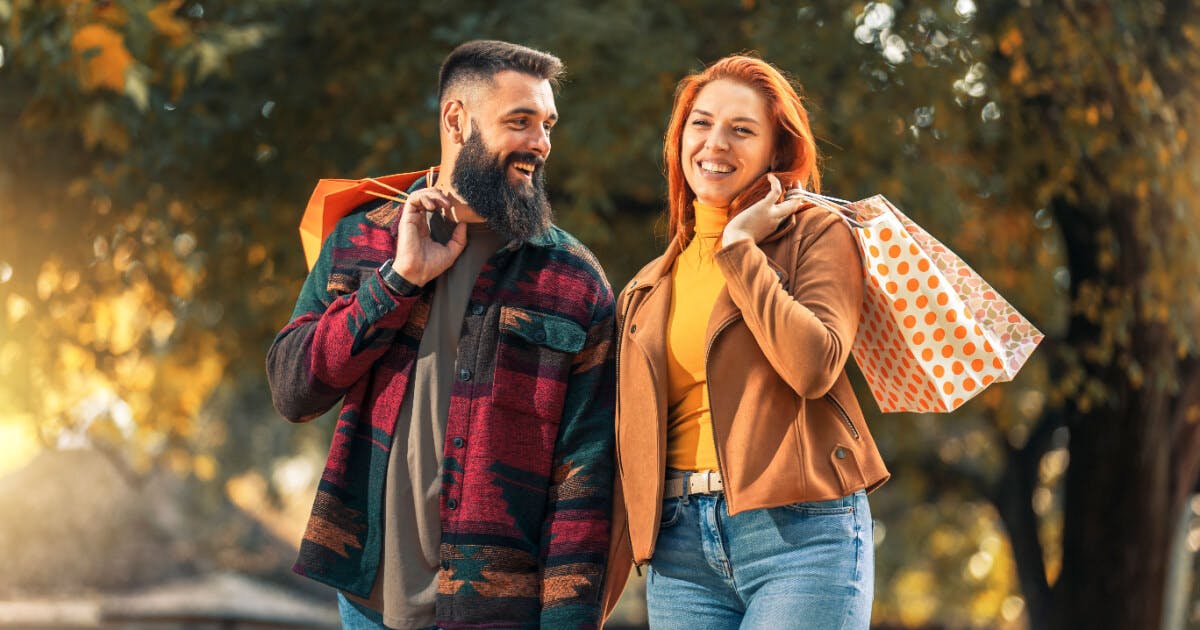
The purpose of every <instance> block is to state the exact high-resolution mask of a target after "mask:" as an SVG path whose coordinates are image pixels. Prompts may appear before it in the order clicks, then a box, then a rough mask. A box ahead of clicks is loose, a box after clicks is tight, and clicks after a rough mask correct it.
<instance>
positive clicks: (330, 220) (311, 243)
mask: <svg viewBox="0 0 1200 630" xmlns="http://www.w3.org/2000/svg"><path fill="white" fill-rule="evenodd" d="M437 170H438V169H437V168H436V167H435V168H430V169H428V170H424V171H416V172H413V173H398V174H396V175H385V176H383V177H379V178H373V177H368V178H366V179H322V180H320V181H318V182H317V187H316V189H315V190H313V193H312V195H311V196H310V197H309V198H308V206H307V207H306V208H305V209H304V217H303V218H301V219H300V245H301V246H302V247H304V260H305V262H307V263H308V268H309V270H312V268H313V265H315V264H316V263H317V256H319V255H320V254H321V245H322V244H323V243H324V242H325V238H326V237H327V236H329V234H330V233H331V232H333V228H334V226H336V225H337V222H338V220H339V219H341V218H342V217H344V216H346V215H348V214H350V211H351V210H354V209H355V208H357V207H358V206H361V205H362V204H364V203H366V202H368V201H372V200H374V199H376V198H379V197H382V198H384V199H394V198H396V196H397V195H399V197H403V196H404V193H403V192H402V191H404V190H408V187H409V186H412V184H413V182H415V181H417V178H419V177H421V176H422V175H427V176H429V178H430V181H432V179H433V174H434V173H436V172H437ZM397 200H399V199H397Z"/></svg>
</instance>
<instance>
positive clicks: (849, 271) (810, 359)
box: [715, 214, 863, 398]
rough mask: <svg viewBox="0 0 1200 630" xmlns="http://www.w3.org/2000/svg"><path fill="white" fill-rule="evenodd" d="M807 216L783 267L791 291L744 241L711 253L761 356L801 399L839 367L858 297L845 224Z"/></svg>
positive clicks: (856, 261) (820, 390)
mask: <svg viewBox="0 0 1200 630" xmlns="http://www.w3.org/2000/svg"><path fill="white" fill-rule="evenodd" d="M813 223H815V225H813V226H812V227H811V228H809V231H808V232H807V233H805V234H804V235H803V236H802V237H801V238H802V241H801V243H800V247H801V250H800V252H799V254H798V255H797V256H796V263H795V265H794V269H791V270H789V271H790V272H791V274H792V275H791V278H790V284H791V287H790V290H785V289H784V286H783V284H782V283H781V282H780V279H779V277H778V276H777V275H776V274H775V272H774V271H773V270H772V269H771V268H770V267H769V266H768V265H767V256H766V254H764V253H763V251H762V250H761V249H759V247H758V245H756V244H755V243H752V242H750V241H749V240H742V241H738V242H736V243H733V244H731V245H730V246H729V247H725V248H723V249H721V250H720V251H719V252H717V254H716V256H715V259H716V261H717V264H718V266H719V267H720V268H721V272H722V273H723V275H724V276H725V281H726V286H727V288H728V290H729V297H730V298H731V299H732V300H733V303H734V304H735V305H737V307H738V309H739V310H740V311H741V313H742V318H743V319H744V321H745V322H746V326H747V327H748V328H749V329H750V332H751V334H753V335H754V338H755V340H757V341H758V345H759V348H760V349H761V350H762V352H763V354H764V355H765V356H766V358H767V361H769V362H770V364H771V366H772V367H774V368H775V371H776V372H778V373H779V375H780V377H782V378H783V380H784V381H786V382H787V383H788V385H789V386H791V388H792V389H794V390H795V391H796V393H797V394H799V395H800V396H803V397H805V398H818V397H820V396H823V395H825V393H826V392H828V391H829V389H830V388H832V387H833V384H834V382H835V381H836V380H837V378H838V376H839V375H840V374H841V373H842V370H843V369H844V368H845V365H846V360H847V359H848V358H849V357H850V350H851V347H852V346H853V345H854V335H855V334H856V333H857V331H858V321H859V317H860V314H861V309H862V300H863V275H862V263H861V261H860V258H859V252H858V245H857V244H856V243H855V241H854V237H853V235H851V233H850V229H849V228H848V227H847V226H846V224H845V223H844V222H843V221H842V220H841V219H840V218H838V217H836V216H834V215H833V214H827V215H826V216H824V217H822V218H821V219H818V220H816V221H814V222H813ZM798 227H799V226H798Z"/></svg>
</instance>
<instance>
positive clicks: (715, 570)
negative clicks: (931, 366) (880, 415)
mask: <svg viewBox="0 0 1200 630" xmlns="http://www.w3.org/2000/svg"><path fill="white" fill-rule="evenodd" d="M663 155H664V161H665V162H666V166H667V177H668V184H669V187H670V234H671V237H672V241H671V243H670V245H668V247H667V250H666V252H665V253H664V254H663V255H662V256H660V257H659V258H657V259H655V260H653V261H651V262H650V263H649V264H647V265H646V266H645V267H644V268H643V269H642V270H641V271H640V272H639V273H638V274H637V275H636V276H635V277H634V279H633V280H632V281H631V282H630V283H629V284H628V285H627V286H626V288H625V290H624V291H622V292H621V296H620V300H619V301H618V305H617V312H618V314H619V316H620V319H619V320H618V322H617V326H618V330H619V331H620V341H621V342H620V344H619V345H618V350H617V357H618V361H617V365H618V372H619V373H618V383H619V387H618V390H617V400H618V402H617V420H616V424H617V453H618V461H619V462H620V463H621V466H619V471H620V472H619V475H618V478H619V481H620V484H621V488H622V491H621V492H620V493H617V494H618V496H623V497H624V501H623V502H622V503H617V504H616V507H615V509H614V511H615V512H616V514H615V515H614V517H613V523H614V525H613V527H614V530H615V529H617V528H618V527H619V526H620V523H621V522H622V521H625V520H627V529H628V535H620V534H617V535H614V537H613V541H614V543H613V544H614V549H613V552H612V556H613V558H612V560H611V561H610V573H609V580H608V585H609V592H608V596H607V601H608V603H609V605H611V604H613V603H614V602H615V601H616V596H617V595H619V593H620V590H621V587H622V586H623V585H624V582H625V579H626V577H627V576H628V567H629V562H628V561H629V560H632V561H633V562H635V563H637V564H638V566H639V567H640V566H641V565H643V564H646V565H648V566H649V573H648V578H647V581H646V601H647V605H648V612H649V619H650V626H651V628H655V629H656V630H658V629H660V628H679V629H680V630H685V629H689V628H694V627H701V626H702V627H705V628H730V629H732V628H738V627H756V628H757V627H772V628H773V627H788V628H798V629H813V630H815V629H818V628H833V627H836V628H866V627H867V626H868V623H869V621H870V616H871V603H872V598H873V592H874V583H873V581H874V543H873V541H872V538H871V529H872V521H871V511H870V505H869V503H868V502H867V497H866V493H867V491H870V490H874V489H875V488H877V487H879V485H881V484H882V483H883V482H884V481H886V480H887V478H888V472H887V469H886V468H885V467H884V465H883V462H882V460H881V459H880V456H879V452H878V451H877V450H876V448H875V443H874V441H873V439H872V438H871V434H870V431H869V430H868V429H867V426H866V423H865V422H864V419H863V415H862V411H861V410H860V409H859V407H858V404H857V402H856V401H855V397H854V391H853V389H852V388H851V386H850V381H849V379H848V378H847V376H846V371H845V369H844V366H845V362H846V360H847V359H848V358H849V355H850V347H851V344H852V342H853V340H854V334H855V329H856V328H857V326H858V320H859V315H860V313H859V310H860V307H861V304H862V274H861V272H860V265H859V260H858V249H857V247H856V246H855V244H854V240H853V238H852V236H851V235H850V232H849V230H848V229H847V228H846V226H845V224H844V223H843V222H842V220H841V218H840V217H839V216H838V215H836V214H833V213H830V212H827V211H825V210H822V209H820V208H813V207H811V206H804V205H803V203H804V202H803V201H802V200H801V197H800V196H799V195H797V194H795V191H794V189H796V188H807V189H813V190H815V189H819V186H820V177H819V174H818V172H817V151H816V146H815V144H814V142H813V135H812V131H811V129H810V128H809V124H808V114H807V112H806V111H805V109H804V106H803V105H802V103H801V101H800V98H799V96H798V95H797V94H796V91H795V89H794V88H793V87H792V86H791V85H790V84H789V83H788V81H787V79H786V78H785V77H784V76H783V75H782V73H780V72H779V71H778V70H777V69H776V68H775V67H774V66H771V65H770V64H768V63H766V62H764V61H762V60H760V59H755V58H752V57H744V56H733V57H726V58H724V59H721V60H720V61H718V62H716V63H715V64H714V65H713V66H712V67H710V68H708V69H707V70H705V71H704V72H701V73H699V74H695V75H691V76H689V77H687V78H685V79H684V80H683V81H682V82H680V86H679V88H678V90H677V91H676V97H675V106H674V110H673V112H672V115H671V122H670V124H669V126H668V129H667V133H666V139H665V141H664V147H663ZM785 186H786V187H787V188H789V189H790V190H792V191H793V192H792V194H785V193H784V190H783V189H784V187H785ZM626 517H627V518H626ZM712 532H719V533H720V535H718V536H715V537H714V536H713V535H712Z"/></svg>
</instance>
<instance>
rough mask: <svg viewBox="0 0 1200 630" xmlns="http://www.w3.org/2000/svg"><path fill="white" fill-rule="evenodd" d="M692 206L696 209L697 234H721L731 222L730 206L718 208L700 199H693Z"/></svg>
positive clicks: (711, 235)
mask: <svg viewBox="0 0 1200 630" xmlns="http://www.w3.org/2000/svg"><path fill="white" fill-rule="evenodd" d="M692 208H694V209H695V211H696V236H700V237H706V236H707V237H713V236H720V235H721V232H722V231H724V230H725V224H726V223H729V208H717V207H715V206H710V205H707V204H703V203H700V201H698V200H697V201H693V202H692Z"/></svg>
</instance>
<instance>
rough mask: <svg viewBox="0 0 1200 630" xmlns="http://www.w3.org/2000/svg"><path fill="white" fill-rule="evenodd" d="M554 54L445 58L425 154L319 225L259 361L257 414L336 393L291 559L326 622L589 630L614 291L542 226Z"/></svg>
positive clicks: (604, 546) (296, 411)
mask: <svg viewBox="0 0 1200 630" xmlns="http://www.w3.org/2000/svg"><path fill="white" fill-rule="evenodd" d="M561 72H562V63H561V62H560V61H559V60H558V59H557V58H556V57H554V56H552V55H549V54H546V53H543V52H539V51H536V50H532V49H529V48H526V47H523V46H517V45H514V44H510V43H506V42H498V41H475V42H469V43H466V44H463V45H462V46H459V47H458V48H456V49H455V50H454V51H453V52H451V53H450V55H449V56H448V57H447V58H446V60H445V62H444V63H443V65H442V69H441V72H440V76H439V86H438V100H439V103H440V107H439V127H440V140H441V162H440V166H439V167H438V168H437V169H431V170H430V173H429V175H428V176H426V177H422V178H420V179H418V180H417V181H416V182H415V183H414V184H413V185H412V186H411V187H410V188H409V189H408V191H407V200H406V201H405V202H404V203H403V204H400V203H395V202H386V203H385V202H372V203H367V204H364V205H363V206H361V207H359V208H358V209H357V210H355V211H354V212H352V213H351V214H350V215H349V216H347V217H345V218H343V219H342V220H341V221H339V223H338V224H337V227H336V228H335V229H334V231H333V233H332V234H330V236H329V237H328V238H327V239H326V240H325V242H324V244H323V246H322V248H321V253H320V256H319V258H318V259H317V262H316V264H315V266H314V267H313V269H312V272H311V273H310V274H309V276H308V279H307V281H306V282H305V284H304V287H303V289H302V291H301V293H300V298H299V300H298V302H297V304H296V308H295V311H294V312H293V314H292V319H291V322H290V323H288V324H287V326H285V327H284V328H283V330H282V331H281V332H280V333H279V335H278V336H277V337H276V339H275V341H274V343H273V344H272V346H271V349H270V350H269V352H268V355H267V374H268V380H269V382H270V385H271V393H272V398H273V400H274V403H275V406H276V408H277V409H278V410H279V412H280V413H281V414H282V415H283V416H284V417H286V418H287V419H288V420H291V421H293V422H304V421H307V420H311V419H313V418H315V417H317V416H319V415H321V414H323V413H324V412H325V411H326V410H328V409H329V408H331V407H332V406H333V405H334V404H335V403H337V401H338V400H342V401H343V402H342V408H341V413H340V415H339V417H338V419H337V425H336V427H335V430H334V437H333V444H332V446H331V447H330V451H329V457H328V462H327V465H326V469H325V472H324V474H323V475H322V477H321V481H320V485H319V486H318V489H317V497H316V500H315V504H314V506H313V510H312V516H311V518H310V520H309V524H308V529H307V532H306V533H305V535H304V540H303V542H302V544H301V548H300V557H299V560H298V562H297V563H296V567H295V569H296V571H297V572H299V573H301V574H302V575H306V576H308V577H311V578H313V579H316V580H319V581H321V582H324V583H326V584H329V585H331V586H333V587H335V588H337V589H338V591H339V593H338V601H339V609H340V612H341V615H342V621H343V625H344V626H345V627H348V628H356V627H390V628H424V627H431V626H437V627H441V628H471V627H485V626H486V627H490V628H496V627H504V628H510V627H520V628H536V627H544V628H591V627H596V626H597V625H598V622H599V615H600V609H599V605H600V593H601V590H600V589H601V583H600V582H601V579H602V576H603V575H604V563H605V555H606V553H607V550H608V540H609V513H610V505H611V500H612V497H611V494H612V476H613V469H612V448H613V399H614V387H615V381H614V375H615V374H614V369H613V353H612V343H613V339H614V335H615V328H614V319H613V316H614V306H613V304H614V303H613V295H612V290H611V288H610V287H609V285H608V282H607V281H606V279H605V276H604V272H603V271H602V270H601V268H600V265H599V264H598V263H597V261H596V259H595V258H594V257H593V256H592V254H591V252H589V251H588V250H587V248H585V247H584V246H583V245H581V244H580V243H579V241H577V240H576V239H575V238H573V237H572V236H571V235H569V234H567V233H566V232H564V231H563V230H561V229H559V228H558V227H556V226H554V225H552V223H551V212H550V206H549V204H548V203H547V201H546V194H545V190H544V185H543V181H544V176H543V167H544V164H545V161H546V158H547V157H548V156H549V154H550V131H551V129H552V128H553V127H554V125H555V123H556V122H557V120H558V113H557V111H556V109H555V106H554V91H553V87H554V86H555V85H556V84H557V80H558V77H559V75H560V74H561Z"/></svg>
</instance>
